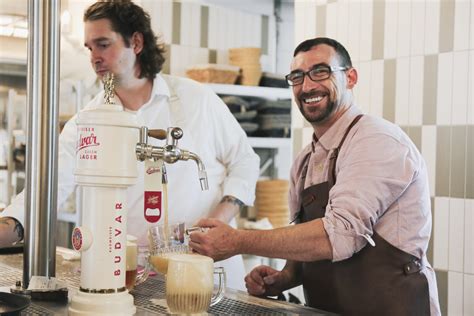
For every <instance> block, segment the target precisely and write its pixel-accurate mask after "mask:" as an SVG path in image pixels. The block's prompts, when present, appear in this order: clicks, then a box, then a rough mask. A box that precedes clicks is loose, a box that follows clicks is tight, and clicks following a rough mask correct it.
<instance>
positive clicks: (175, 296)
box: [166, 254, 225, 314]
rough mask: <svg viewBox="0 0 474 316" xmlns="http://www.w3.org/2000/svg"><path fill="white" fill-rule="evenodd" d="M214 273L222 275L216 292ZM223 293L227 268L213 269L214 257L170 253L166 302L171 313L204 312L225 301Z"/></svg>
mask: <svg viewBox="0 0 474 316" xmlns="http://www.w3.org/2000/svg"><path fill="white" fill-rule="evenodd" d="M214 274H216V275H218V276H219V283H218V286H217V292H216V293H214ZM224 292H225V272H224V268H222V267H217V268H214V260H212V258H210V257H206V256H203V255H199V254H172V255H169V257H168V272H167V274H166V303H167V304H168V307H169V309H170V311H171V312H172V313H178V314H193V313H205V312H207V310H208V309H209V307H210V306H213V305H215V304H217V303H219V302H220V301H221V300H222V298H223V297H224Z"/></svg>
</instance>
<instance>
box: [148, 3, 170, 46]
mask: <svg viewBox="0 0 474 316" xmlns="http://www.w3.org/2000/svg"><path fill="white" fill-rule="evenodd" d="M143 6H144V8H145V10H146V11H148V12H149V13H150V16H151V27H152V29H153V31H155V34H156V35H157V36H158V37H159V39H160V40H161V41H162V42H164V43H168V44H169V43H171V38H172V35H171V34H172V26H171V23H172V16H173V14H172V11H173V6H172V3H171V1H152V0H147V1H144V2H143Z"/></svg>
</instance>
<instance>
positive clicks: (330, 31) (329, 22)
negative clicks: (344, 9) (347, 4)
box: [326, 2, 340, 41]
mask: <svg viewBox="0 0 474 316" xmlns="http://www.w3.org/2000/svg"><path fill="white" fill-rule="evenodd" d="M337 9H338V4H337V2H333V3H329V4H328V5H327V6H326V36H327V37H329V38H336V39H337V26H338V20H339V12H338V11H337ZM339 40H340V39H338V41H339Z"/></svg>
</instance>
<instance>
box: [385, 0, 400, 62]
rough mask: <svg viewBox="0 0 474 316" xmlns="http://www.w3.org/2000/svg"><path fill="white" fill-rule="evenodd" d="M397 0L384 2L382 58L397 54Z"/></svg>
mask: <svg viewBox="0 0 474 316" xmlns="http://www.w3.org/2000/svg"><path fill="white" fill-rule="evenodd" d="M397 21H398V1H386V2H385V34H384V58H385V59H390V58H395V57H396V56H397Z"/></svg>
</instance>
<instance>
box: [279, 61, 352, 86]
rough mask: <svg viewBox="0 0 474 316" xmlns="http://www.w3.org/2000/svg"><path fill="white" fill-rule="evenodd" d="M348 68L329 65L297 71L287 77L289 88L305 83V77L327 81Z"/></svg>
mask: <svg viewBox="0 0 474 316" xmlns="http://www.w3.org/2000/svg"><path fill="white" fill-rule="evenodd" d="M347 69H348V68H347V67H331V66H328V65H318V66H316V67H314V68H312V69H310V70H308V71H306V72H304V71H295V72H292V73H290V74H288V75H286V76H285V79H286V82H287V83H288V85H289V86H297V85H300V84H302V83H303V81H304V76H305V75H306V76H308V77H309V79H311V80H313V81H321V80H326V79H327V78H329V77H330V76H331V74H332V73H333V72H335V71H342V70H344V71H345V70H347Z"/></svg>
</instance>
